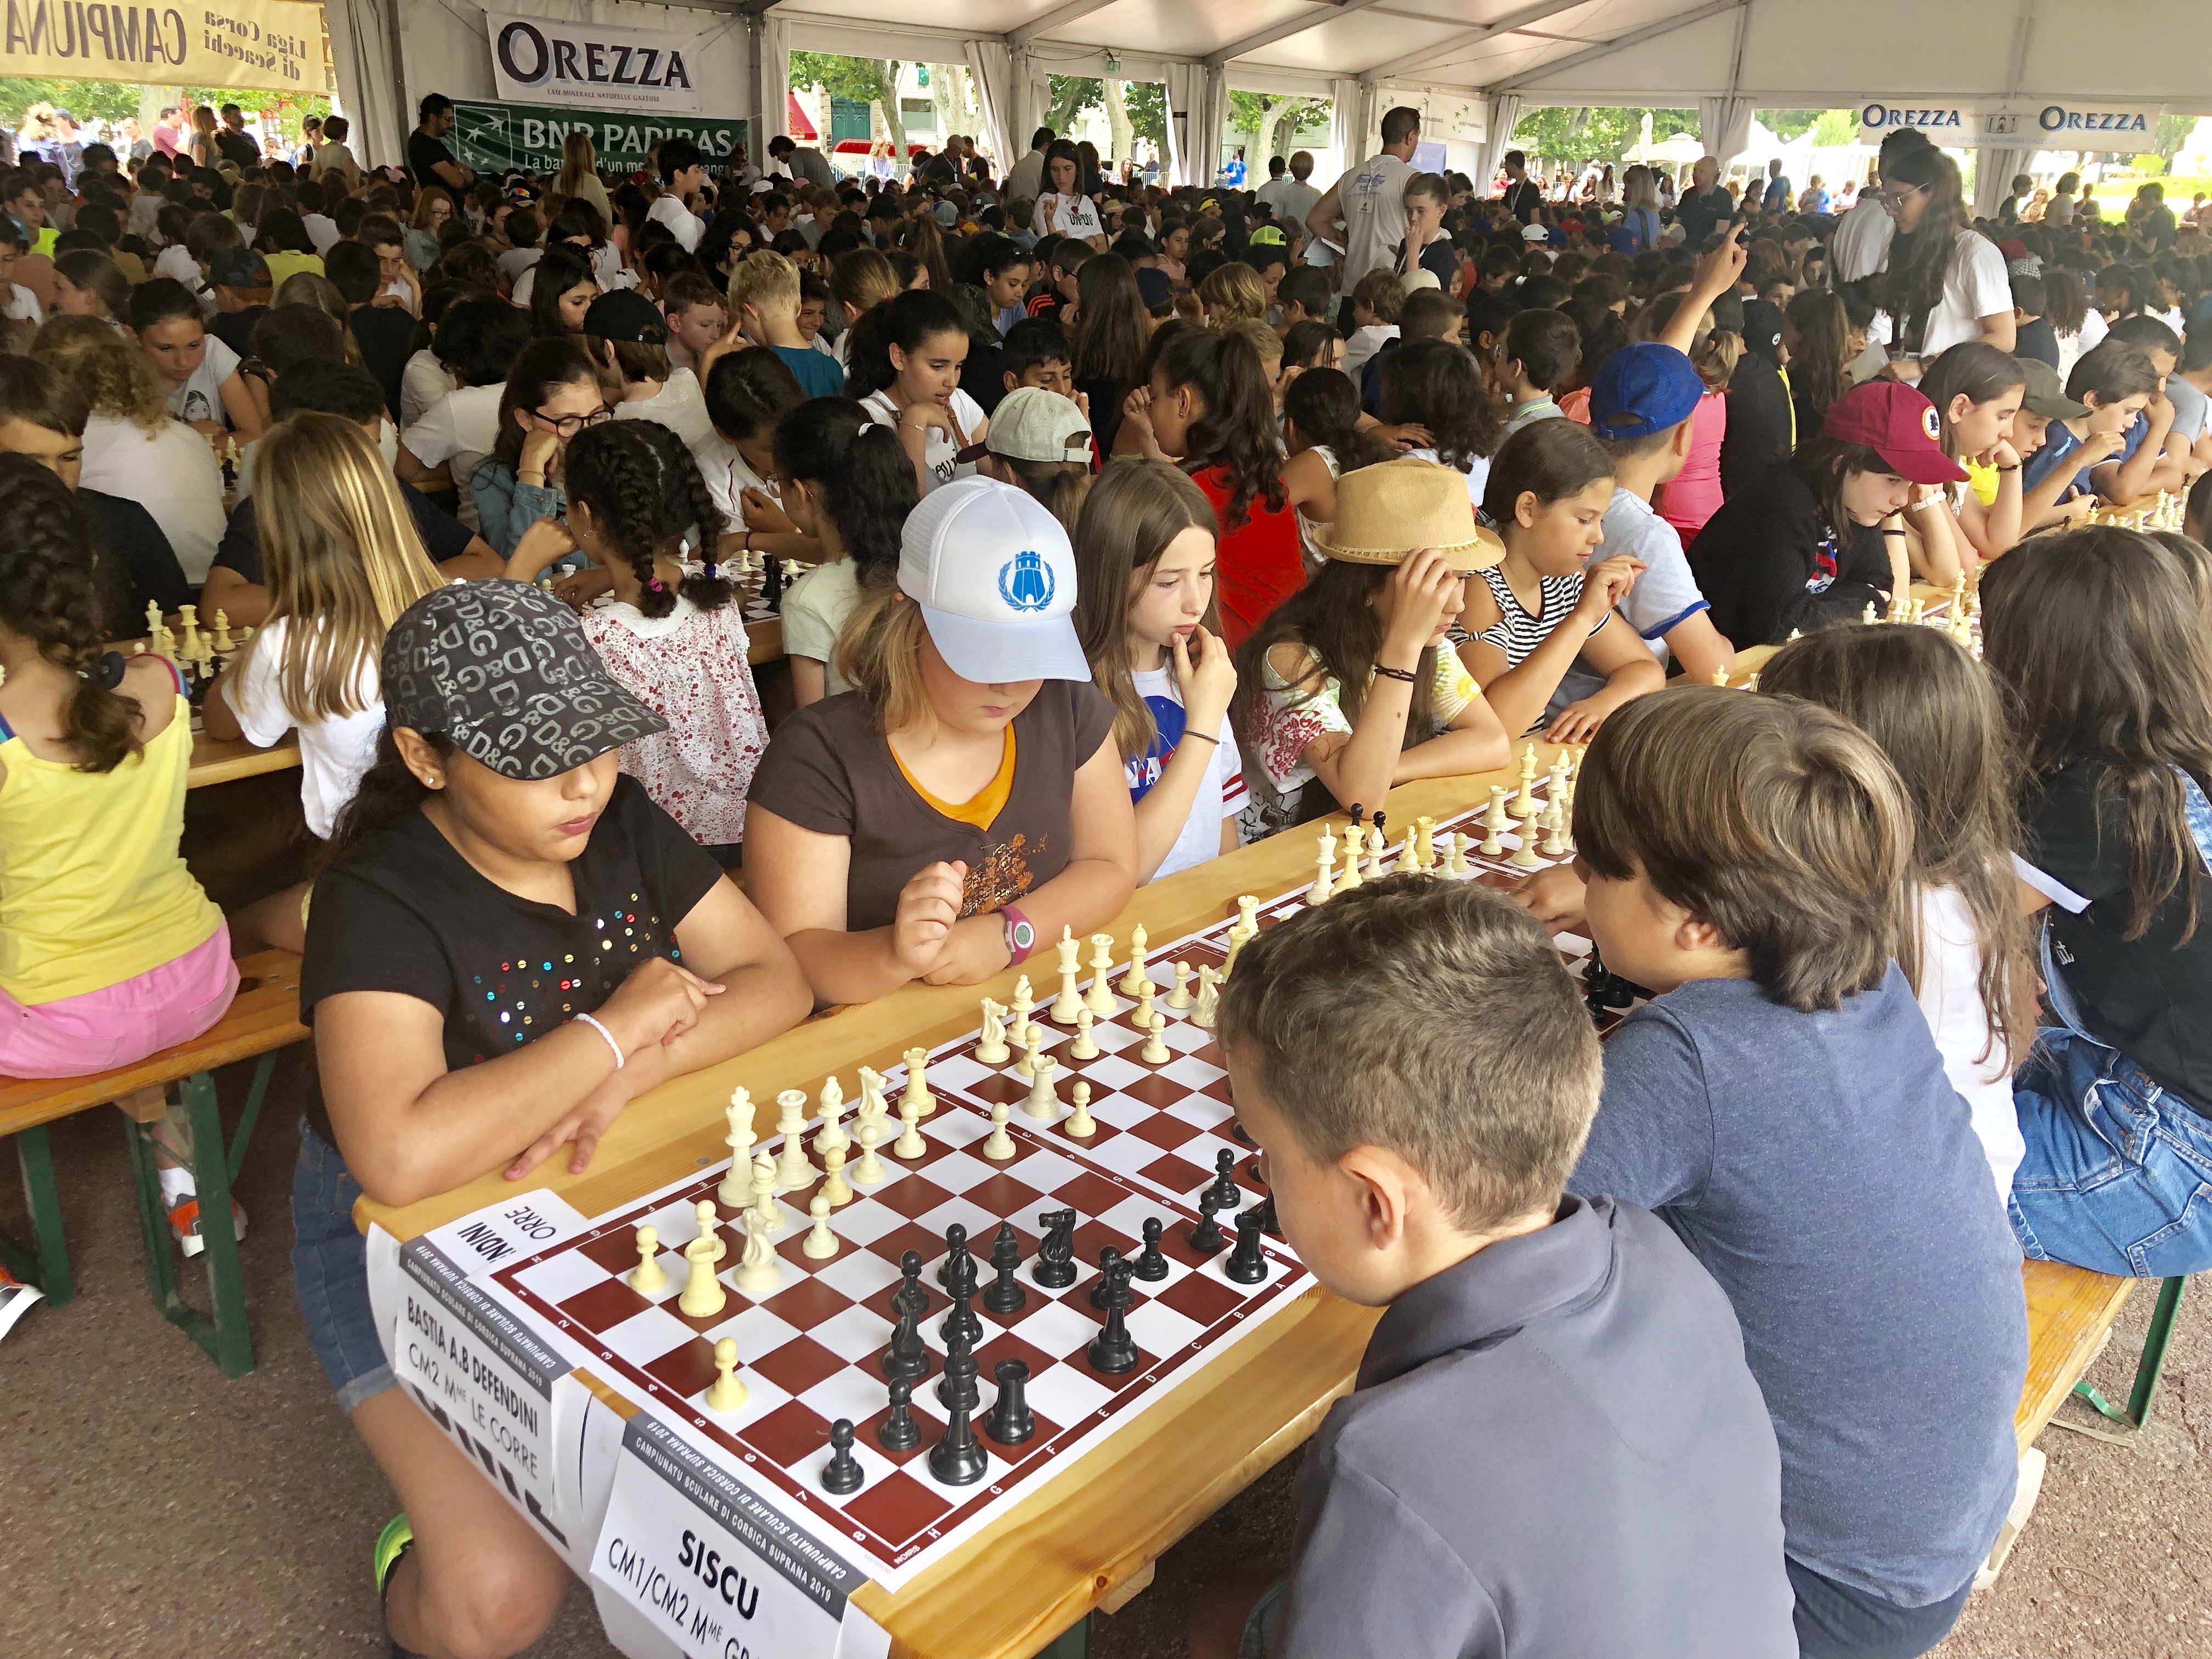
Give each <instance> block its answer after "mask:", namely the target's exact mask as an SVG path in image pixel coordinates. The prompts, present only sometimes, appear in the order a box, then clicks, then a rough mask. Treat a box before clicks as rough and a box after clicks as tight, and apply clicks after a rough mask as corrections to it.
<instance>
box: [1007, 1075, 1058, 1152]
mask: <svg viewBox="0 0 2212 1659" xmlns="http://www.w3.org/2000/svg"><path fill="white" fill-rule="evenodd" d="M1059 1069H1060V1068H1059V1066H1057V1065H1056V1064H1055V1063H1054V1060H1053V1057H1052V1056H1051V1055H1050V1054H1045V1055H1043V1056H1042V1057H1041V1058H1040V1059H1039V1060H1037V1064H1036V1082H1035V1083H1033V1084H1031V1085H1030V1097H1029V1098H1028V1099H1027V1100H1025V1101H1024V1102H1023V1103H1022V1110H1023V1111H1024V1113H1026V1114H1027V1115H1029V1116H1030V1117H1034V1118H1037V1119H1040V1120H1042V1121H1044V1122H1047V1123H1049V1122H1051V1121H1053V1120H1054V1118H1056V1117H1058V1116H1059V1115H1060V1097H1059V1096H1058V1095H1056V1094H1054V1092H1053V1091H1052V1074H1053V1073H1054V1072H1055V1071H1057V1070H1059ZM990 1156H991V1157H993V1158H996V1157H998V1156H999V1154H998V1153H996V1152H993V1153H991V1154H990ZM1006 1156H1008V1157H1012V1153H1008V1154H1007V1155H1006Z"/></svg>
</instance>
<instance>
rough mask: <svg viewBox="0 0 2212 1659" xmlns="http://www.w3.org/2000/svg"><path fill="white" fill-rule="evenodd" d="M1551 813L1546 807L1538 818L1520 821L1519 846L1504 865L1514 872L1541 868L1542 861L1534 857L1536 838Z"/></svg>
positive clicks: (1550, 809) (1549, 808)
mask: <svg viewBox="0 0 2212 1659" xmlns="http://www.w3.org/2000/svg"><path fill="white" fill-rule="evenodd" d="M1552 811H1553V809H1552V808H1551V807H1549V806H1547V807H1546V808H1545V809H1544V811H1543V812H1541V813H1540V814H1539V815H1538V816H1536V817H1532V818H1523V819H1522V820H1521V842H1520V845H1519V846H1517V847H1516V848H1514V849H1513V856H1512V857H1511V858H1510V859H1508V860H1505V861H1506V863H1508V864H1510V865H1511V866H1513V867H1514V868H1515V869H1516V870H1534V869H1538V868H1540V867H1541V866H1542V864H1543V862H1544V861H1543V860H1541V859H1540V858H1538V857H1537V856H1536V836H1537V835H1538V834H1539V833H1540V832H1541V830H1542V829H1543V828H1544V825H1545V822H1546V820H1547V818H1548V817H1549V816H1550V814H1551V812H1552Z"/></svg>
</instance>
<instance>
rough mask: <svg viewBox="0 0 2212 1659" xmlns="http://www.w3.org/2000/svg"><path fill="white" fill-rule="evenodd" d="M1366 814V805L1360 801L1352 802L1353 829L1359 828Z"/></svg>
mask: <svg viewBox="0 0 2212 1659" xmlns="http://www.w3.org/2000/svg"><path fill="white" fill-rule="evenodd" d="M1366 816H1367V809H1366V808H1365V807H1364V806H1362V805H1360V804H1359V803H1358V801H1354V802H1352V828H1353V829H1358V828H1359V821H1360V820H1361V819H1362V818H1364V817H1366ZM1363 844H1364V843H1363Z"/></svg>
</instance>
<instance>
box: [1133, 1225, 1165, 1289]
mask: <svg viewBox="0 0 2212 1659" xmlns="http://www.w3.org/2000/svg"><path fill="white" fill-rule="evenodd" d="M1164 1231H1166V1224H1165V1223H1164V1222H1163V1221H1162V1220H1161V1219H1160V1218H1159V1217H1158V1216H1152V1217H1149V1218H1146V1222H1145V1248H1144V1251H1143V1253H1142V1254H1141V1255H1139V1256H1138V1257H1137V1259H1136V1261H1134V1262H1133V1263H1132V1264H1131V1266H1130V1268H1129V1271H1130V1273H1132V1274H1133V1275H1134V1276H1135V1277H1136V1278H1139V1279H1143V1280H1144V1281H1145V1282H1146V1284H1147V1285H1149V1284H1151V1283H1152V1282H1153V1281H1154V1280H1156V1279H1165V1278H1166V1277H1167V1276H1168V1259H1167V1257H1165V1256H1164V1255H1161V1254H1160V1234H1161V1233H1162V1232H1164Z"/></svg>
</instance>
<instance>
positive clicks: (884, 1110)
mask: <svg viewBox="0 0 2212 1659" xmlns="http://www.w3.org/2000/svg"><path fill="white" fill-rule="evenodd" d="M890 1115H891V1109H890V1107H889V1106H887V1105H885V1104H884V1074H883V1073H881V1072H878V1071H876V1070H874V1069H873V1068H872V1067H870V1066H862V1067H860V1110H859V1111H858V1112H856V1113H854V1115H853V1124H854V1131H855V1133H857V1132H858V1130H859V1127H860V1125H861V1124H863V1123H867V1122H871V1121H872V1122H873V1123H874V1124H875V1125H876V1126H877V1127H878V1128H880V1127H883V1125H884V1122H885V1121H887V1120H888V1119H889V1118H890Z"/></svg>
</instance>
